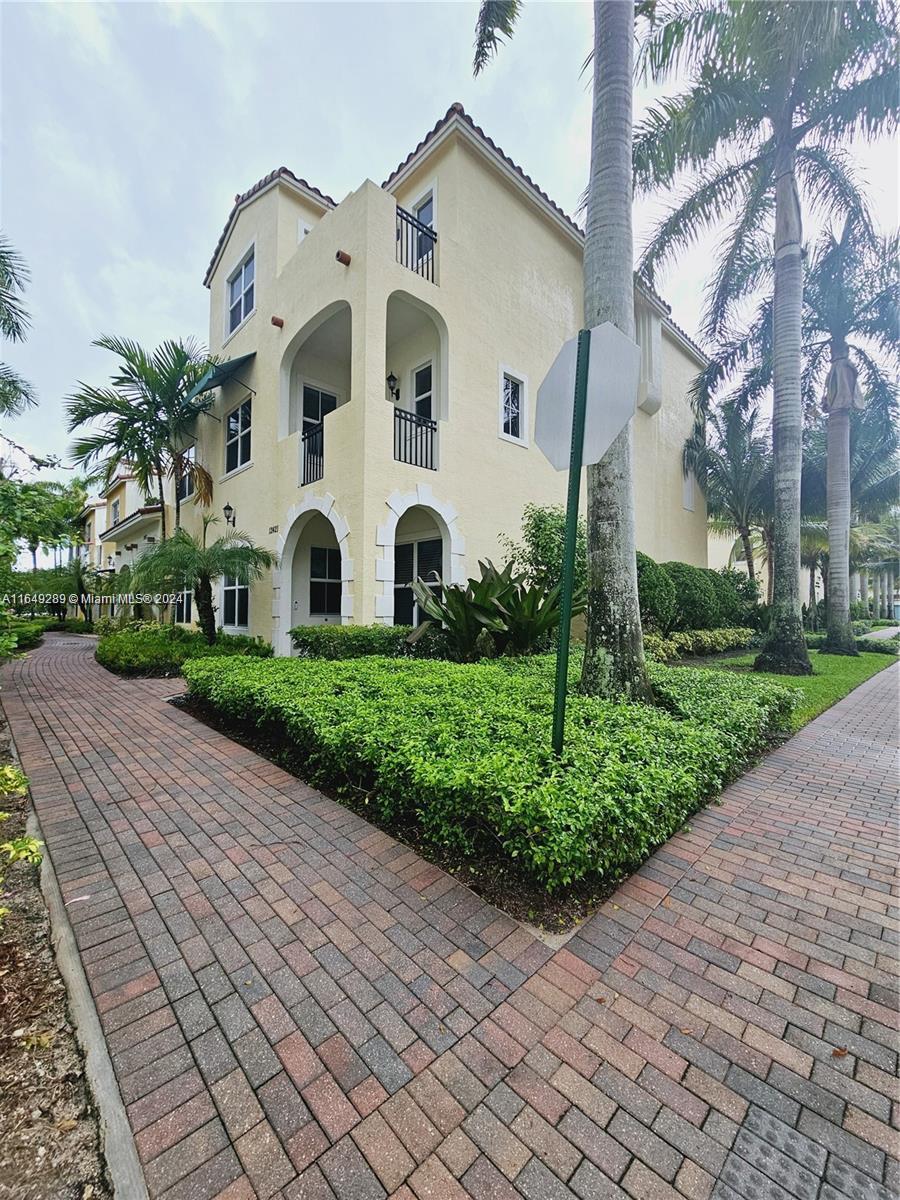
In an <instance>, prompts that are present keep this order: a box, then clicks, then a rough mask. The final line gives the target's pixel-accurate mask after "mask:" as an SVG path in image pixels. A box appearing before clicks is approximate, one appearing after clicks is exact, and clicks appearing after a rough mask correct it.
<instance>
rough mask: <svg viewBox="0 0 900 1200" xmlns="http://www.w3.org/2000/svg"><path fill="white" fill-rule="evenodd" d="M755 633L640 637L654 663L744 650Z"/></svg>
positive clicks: (736, 631) (706, 631)
mask: <svg viewBox="0 0 900 1200" xmlns="http://www.w3.org/2000/svg"><path fill="white" fill-rule="evenodd" d="M755 637H756V631H755V630H753V629H740V628H738V629H686V630H684V631H683V632H681V633H671V634H669V636H668V637H667V638H664V637H660V635H659V634H655V633H645V634H644V649H645V650H646V651H647V653H648V654H650V655H652V657H653V658H655V659H656V660H657V661H658V662H668V661H670V660H671V659H673V658H682V657H687V656H690V655H699V654H721V653H722V652H723V651H725V650H746V649H747V647H748V646H750V645H752V644H753V639H754V638H755Z"/></svg>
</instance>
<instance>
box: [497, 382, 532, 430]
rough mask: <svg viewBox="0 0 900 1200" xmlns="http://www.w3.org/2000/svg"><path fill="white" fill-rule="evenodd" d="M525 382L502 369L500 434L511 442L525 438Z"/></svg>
mask: <svg viewBox="0 0 900 1200" xmlns="http://www.w3.org/2000/svg"><path fill="white" fill-rule="evenodd" d="M526 425H527V418H526V413H525V383H524V380H522V379H520V378H519V377H518V376H516V375H512V374H510V372H509V371H504V372H503V373H502V375H501V378H500V434H501V436H502V437H504V438H508V439H509V440H510V441H512V442H525V441H526V440H527V432H528V431H527V427H526Z"/></svg>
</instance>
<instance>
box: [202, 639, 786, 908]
mask: <svg viewBox="0 0 900 1200" xmlns="http://www.w3.org/2000/svg"><path fill="white" fill-rule="evenodd" d="M553 669H554V661H553V659H552V657H550V656H542V657H533V658H525V659H515V658H508V659H496V660H493V661H491V662H489V663H478V664H470V665H466V664H460V663H447V662H410V661H405V660H398V659H395V658H394V659H388V658H364V659H359V660H357V661H355V662H322V661H298V660H296V659H294V660H290V659H274V660H273V661H271V662H250V661H247V660H238V659H222V660H219V661H216V662H213V661H202V660H194V661H191V662H187V663H185V666H184V674H185V677H186V678H187V680H188V685H189V689H190V693H191V695H192V696H193V697H195V698H197V699H198V700H201V701H204V702H206V703H207V704H209V705H210V706H212V707H213V708H214V709H215V710H216V711H217V712H218V713H220V714H221V715H222V716H224V717H225V718H227V719H230V720H233V721H235V722H239V723H240V724H241V725H242V726H243V728H244V729H246V728H247V726H248V725H249V726H251V727H255V728H256V729H257V730H258V731H259V732H261V733H262V734H263V736H264V737H265V738H266V740H267V741H271V740H274V741H275V742H276V744H279V745H280V746H281V747H282V748H283V750H284V751H285V754H286V756H287V757H288V760H289V762H290V765H291V766H293V767H294V768H295V769H297V770H298V771H300V772H302V774H303V776H304V778H306V779H308V780H310V781H311V782H314V783H320V784H327V785H330V786H332V787H334V788H336V789H337V790H338V792H339V793H344V794H347V795H350V796H353V797H354V798H356V800H357V802H358V801H359V798H360V797H361V796H364V797H366V803H367V805H368V809H369V811H370V812H372V813H373V814H375V816H376V817H377V818H378V819H380V820H381V821H382V822H383V823H384V824H386V825H388V826H394V827H395V826H396V825H397V824H398V823H405V822H408V821H410V820H416V821H417V823H418V826H419V828H420V830H421V833H422V836H423V837H424V838H425V839H426V840H428V841H430V842H432V843H433V844H435V845H437V846H440V847H442V848H444V849H445V850H448V851H451V852H453V853H457V854H462V855H465V856H470V855H473V854H476V853H479V852H487V853H490V854H496V852H497V849H498V847H499V848H501V849H502V851H503V853H504V854H505V855H507V856H508V857H509V858H511V859H514V860H516V861H517V862H519V863H520V864H521V866H522V867H523V868H524V869H525V870H526V871H527V872H528V873H529V874H530V875H531V876H532V877H533V878H535V879H536V880H538V881H539V882H541V883H542V884H544V885H545V886H546V887H548V888H555V887H558V886H560V885H563V884H567V883H570V882H572V881H574V880H577V879H581V878H584V877H585V876H588V875H591V876H595V877H596V876H602V877H605V878H607V879H613V878H616V877H617V876H619V875H620V874H621V873H622V872H624V871H627V870H629V869H631V868H633V867H635V866H636V865H637V864H638V863H640V862H641V861H643V859H644V858H646V856H647V855H648V854H649V853H650V852H651V851H652V850H653V849H654V848H655V847H656V846H658V845H659V844H660V843H661V842H663V841H665V840H666V838H667V837H669V836H670V835H671V834H672V833H673V832H674V831H675V830H677V829H679V828H680V827H681V825H682V824H683V822H684V820H685V819H686V818H687V817H688V816H689V815H690V814H691V813H692V812H694V811H696V809H697V808H699V807H700V806H701V805H702V804H703V802H704V801H705V800H706V799H707V798H708V797H709V796H711V795H712V794H714V793H715V792H717V791H718V790H719V789H720V788H721V787H722V785H723V784H724V783H725V782H726V781H727V780H728V779H729V778H730V777H731V776H733V775H734V774H735V773H736V772H737V771H739V770H740V768H741V767H742V766H743V765H744V764H745V763H746V761H747V760H748V758H749V757H750V756H752V755H753V754H754V753H755V752H756V751H757V750H759V749H760V748H761V747H762V746H763V745H764V744H765V742H766V739H767V738H768V737H769V736H770V735H771V734H772V733H773V732H775V731H776V730H780V729H782V728H784V727H785V725H786V723H787V721H788V720H789V716H790V712H791V710H792V706H793V704H794V697H795V696H796V694H797V693H796V691H795V690H792V689H788V688H783V687H781V686H780V685H778V684H773V683H771V682H769V681H766V680H759V679H756V678H752V677H751V678H748V677H743V676H738V675H734V676H730V675H726V674H725V673H723V672H712V671H697V670H692V669H691V668H686V667H685V668H677V669H676V668H667V667H663V666H660V665H658V664H655V663H654V664H651V665H650V672H651V677H652V680H653V685H654V688H655V689H656V692H657V695H658V696H659V698H660V701H661V703H662V704H663V705H664V706H665V708H660V707H656V708H654V707H650V706H647V705H638V704H626V703H617V702H613V701H609V700H603V699H600V698H597V697H593V696H585V695H581V694H579V693H578V692H576V691H573V693H572V695H571V696H570V698H569V704H568V715H567V726H566V746H565V750H564V752H563V755H562V757H561V758H557V757H556V756H555V755H554V754H553V752H552V750H551V747H550V730H551V721H552V709H553V687H552V680H553ZM578 669H579V666H578V663H577V661H575V662H573V664H572V672H573V679H574V678H575V676H576V675H577V672H578Z"/></svg>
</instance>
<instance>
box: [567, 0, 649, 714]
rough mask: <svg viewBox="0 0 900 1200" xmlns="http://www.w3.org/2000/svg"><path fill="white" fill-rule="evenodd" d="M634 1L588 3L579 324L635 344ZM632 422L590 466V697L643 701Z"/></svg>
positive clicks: (586, 677)
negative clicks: (589, 102) (610, 330)
mask: <svg viewBox="0 0 900 1200" xmlns="http://www.w3.org/2000/svg"><path fill="white" fill-rule="evenodd" d="M633 62H634V3H633V0H595V3H594V111H593V121H592V128H591V179H590V188H589V193H588V210H587V230H586V236H585V246H584V324H585V327H586V328H588V329H591V328H593V327H594V326H595V325H599V324H601V323H602V322H604V321H611V322H612V323H613V324H614V325H616V326H617V327H618V328H619V329H620V330H621V331H622V332H623V333H624V334H626V336H627V337H629V338H633V337H634V248H633V238H632V229H631V207H632V190H631V173H632V168H631V142H632V107H633V94H632V88H633V82H632V70H633ZM631 424H632V423H631V422H630V421H629V423H628V425H627V426H626V428H625V429H624V430H623V431H622V433H620V434H619V436H618V437H617V438H616V440H615V442H613V444H612V446H611V447H610V448H609V450H608V451H607V452H606V455H605V456H604V458H603V460H602V461H601V462H599V463H595V464H593V465H591V466H589V467H588V472H587V477H588V507H587V556H588V588H587V591H588V611H587V638H586V645H585V655H584V668H583V670H582V676H581V685H582V687H583V689H584V690H585V691H587V692H593V693H597V692H600V691H602V690H604V689H609V690H610V691H611V692H612V693H613V694H616V695H624V696H630V697H633V698H636V699H650V698H651V695H652V693H651V689H650V682H649V680H648V678H647V672H646V668H645V666H644V640H643V635H642V632H641V616H640V609H639V607H638V590H637V559H636V548H635V540H634V481H633V474H632V445H631Z"/></svg>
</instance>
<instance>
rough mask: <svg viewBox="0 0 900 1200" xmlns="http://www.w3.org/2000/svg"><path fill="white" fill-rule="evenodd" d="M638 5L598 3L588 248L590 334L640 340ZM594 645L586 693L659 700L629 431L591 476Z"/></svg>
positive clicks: (494, 10)
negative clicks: (651, 674) (646, 627)
mask: <svg viewBox="0 0 900 1200" xmlns="http://www.w3.org/2000/svg"><path fill="white" fill-rule="evenodd" d="M520 10H521V4H520V3H518V0H508V2H503V3H498V2H487V3H483V4H482V5H481V9H480V12H479V17H478V25H477V28H476V42H475V64H474V65H475V73H476V74H477V73H478V72H479V71H480V70H481V69H482V68H483V67H484V66H485V64H486V63H487V62H488V60H489V59H490V57H491V56H492V54H494V52H495V51H496V50H497V47H498V44H499V39H500V38H502V37H509V36H511V34H512V32H513V28H514V25H515V22H516V19H517V18H518V16H519V13H520ZM634 16H635V9H634V0H595V3H594V45H593V51H592V58H593V71H594V93H593V95H594V106H593V120H592V131H591V166H590V182H589V185H588V200H587V222H586V229H585V243H584V324H585V326H586V327H587V328H588V329H590V328H592V327H593V326H595V325H599V324H601V323H602V322H604V321H611V322H612V323H613V324H614V325H616V326H617V327H618V328H619V329H620V330H621V331H622V332H623V333H624V334H625V335H626V336H627V337H629V338H632V339H633V338H634V254H633V239H632V228H631V208H632V173H631V141H632V108H633V81H632V75H633V63H634ZM587 477H588V507H587V553H588V614H587V639H586V645H585V655H584V667H583V671H582V678H581V685H582V688H583V689H584V690H585V691H588V692H599V691H601V689H611V690H612V691H613V692H615V693H617V694H620V695H625V696H630V697H632V698H634V699H650V697H651V695H652V693H651V689H650V683H649V680H648V677H647V672H646V667H645V665H644V641H643V633H642V630H641V617H640V607H639V603H638V587H637V566H636V562H637V558H636V551H635V533H634V481H633V471H632V430H631V422H629V423H628V425H627V426H626V428H625V429H624V430H623V431H622V433H621V434H620V435H619V437H618V438H617V439H616V440H615V442H614V443H613V444H612V446H611V447H610V449H609V450H608V451H607V453H606V455H605V457H604V458H603V460H602V461H601V462H599V463H595V464H593V465H592V466H589V467H588V472H587Z"/></svg>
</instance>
